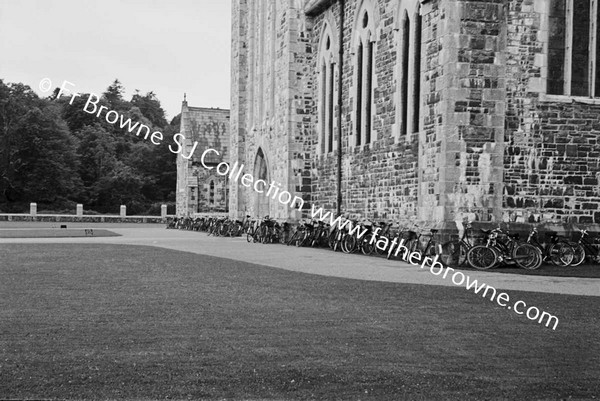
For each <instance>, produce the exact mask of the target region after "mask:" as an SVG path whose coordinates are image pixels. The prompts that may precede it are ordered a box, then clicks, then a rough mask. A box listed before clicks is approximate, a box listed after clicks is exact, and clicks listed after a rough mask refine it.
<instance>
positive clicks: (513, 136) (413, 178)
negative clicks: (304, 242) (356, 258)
mask: <svg viewBox="0 0 600 401" xmlns="http://www.w3.org/2000/svg"><path fill="white" fill-rule="evenodd" d="M599 20H600V6H599V2H598V1H596V0H478V1H474V0H471V1H467V0H356V1H355V0H234V1H233V19H232V25H233V27H232V33H233V36H232V93H231V133H230V135H231V140H230V146H229V159H230V162H231V163H233V162H235V161H237V162H238V163H239V164H240V165H241V164H243V165H244V166H245V170H246V171H245V172H247V173H250V174H252V175H253V176H254V177H256V178H257V179H258V178H260V179H264V180H265V181H276V182H277V183H279V184H280V185H281V188H285V189H286V190H287V191H289V192H290V193H292V194H294V195H296V196H299V197H301V198H302V199H303V200H305V203H304V205H303V210H298V208H293V207H290V206H286V205H282V204H280V203H279V202H277V201H275V200H273V199H271V198H269V197H266V196H264V194H260V193H258V192H256V191H254V190H253V189H252V188H248V187H244V186H243V185H241V184H240V183H239V182H238V183H232V184H231V185H230V191H229V198H228V201H229V210H230V214H231V215H232V217H233V216H235V217H238V218H241V217H243V216H244V215H245V214H249V215H252V216H256V217H262V216H264V215H267V214H268V215H270V216H272V217H275V218H279V219H289V220H297V219H299V218H301V217H302V216H307V215H308V214H309V212H310V208H311V206H312V205H314V206H315V207H323V208H324V209H326V210H331V211H334V212H335V211H341V212H347V213H350V214H352V215H354V216H357V217H364V218H369V219H373V220H384V219H385V220H388V219H391V220H394V221H396V222H403V223H408V222H421V223H424V224H428V225H430V226H432V225H433V224H435V225H437V226H438V227H448V228H455V227H456V226H457V225H460V224H461V222H464V221H465V220H474V221H481V222H493V223H494V224H496V223H497V222H511V223H538V222H555V223H565V224H571V223H572V224H584V225H585V224H592V223H600V182H599V180H600V23H599Z"/></svg>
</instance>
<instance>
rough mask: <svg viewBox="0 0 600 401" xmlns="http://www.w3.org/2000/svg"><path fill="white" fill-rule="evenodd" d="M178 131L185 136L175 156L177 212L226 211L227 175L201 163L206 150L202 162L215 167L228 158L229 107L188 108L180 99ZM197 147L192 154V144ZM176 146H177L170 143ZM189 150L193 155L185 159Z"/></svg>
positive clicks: (188, 213) (187, 214) (181, 214)
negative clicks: (184, 141)
mask: <svg viewBox="0 0 600 401" xmlns="http://www.w3.org/2000/svg"><path fill="white" fill-rule="evenodd" d="M179 132H180V133H181V134H183V135H184V136H185V139H186V144H185V149H184V150H183V151H182V152H181V153H179V154H178V155H177V215H178V216H191V215H194V214H195V213H211V212H227V211H228V199H227V198H228V194H229V183H228V181H227V176H222V175H219V174H217V173H216V172H215V171H216V169H212V170H209V169H206V168H205V167H204V166H202V164H201V163H200V158H201V156H202V153H203V152H204V151H205V150H206V149H210V148H212V149H215V150H217V151H219V153H220V155H217V154H216V153H214V152H209V153H207V155H206V157H205V159H204V163H205V164H206V165H207V166H209V167H214V166H216V165H217V164H219V163H221V162H228V160H229V110H224V109H213V108H203V107H188V105H187V101H185V100H184V101H183V104H182V107H181V126H180V128H179ZM196 142H197V145H196V148H195V150H194V151H193V153H192V149H193V147H194V144H195V143H196ZM173 147H174V148H175V149H176V148H177V145H173ZM190 153H192V157H191V158H188V157H189V155H190Z"/></svg>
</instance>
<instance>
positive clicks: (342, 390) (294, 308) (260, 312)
mask: <svg viewBox="0 0 600 401" xmlns="http://www.w3.org/2000/svg"><path fill="white" fill-rule="evenodd" d="M283 251H285V250H283ZM509 293H510V295H511V299H514V300H517V299H522V300H523V301H525V302H527V304H528V305H530V306H531V305H535V306H537V307H539V308H540V309H545V310H547V311H548V312H550V313H552V314H554V315H556V316H558V317H559V319H560V323H559V325H558V327H557V330H556V331H552V330H551V329H549V328H546V327H545V326H543V325H539V324H537V323H536V322H532V321H529V320H527V319H526V318H524V317H519V316H517V315H516V314H514V313H513V312H511V311H509V310H506V309H503V308H500V307H499V306H497V305H496V304H495V303H492V302H489V301H487V300H484V299H481V297H479V296H476V295H474V294H473V293H471V292H467V291H466V290H465V289H464V288H452V287H437V286H426V285H408V284H395V283H381V282H368V281H358V280H348V279H340V278H333V277H322V276H313V275H307V274H302V273H295V272H290V271H285V270H279V269H274V268H268V267H263V266H257V265H252V264H248V263H243V262H237V261H231V260H226V259H219V258H214V257H207V256H199V255H195V254H190V253H183V252H176V251H170V250H165V249H159V248H151V247H141V246H140V247H138V246H119V245H59V244H44V245H41V244H40V245H32V244H27V245H20V244H19V245H14V244H4V245H0V399H4V398H19V399H22V398H46V399H48V398H60V399H83V398H88V399H165V398H168V399H198V398H210V399H223V398H229V399H231V398H233V399H242V398H243V399H248V398H250V399H256V398H260V399H264V398H276V399H340V400H347V399H374V400H375V399H376V400H398V399H411V400H412V399H423V400H431V399H441V400H442V399H443V400H447V399H519V400H521V399H566V398H570V397H571V398H574V399H591V398H593V397H594V396H596V397H598V396H600V383H599V381H598V378H599V377H600V344H599V341H598V332H599V331H600V330H599V329H600V313H599V310H600V297H578V296H568V295H553V294H543V293H526V292H517V291H512V292H509Z"/></svg>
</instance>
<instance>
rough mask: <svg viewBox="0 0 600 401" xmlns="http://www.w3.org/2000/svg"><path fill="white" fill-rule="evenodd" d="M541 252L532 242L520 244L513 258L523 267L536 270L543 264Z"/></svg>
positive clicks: (514, 250) (515, 249)
mask: <svg viewBox="0 0 600 401" xmlns="http://www.w3.org/2000/svg"><path fill="white" fill-rule="evenodd" d="M541 258H542V255H541V252H540V250H539V249H538V248H536V247H535V246H533V245H531V244H518V245H517V246H516V247H515V248H514V249H513V253H512V259H513V260H514V261H515V263H516V264H517V266H519V267H520V268H522V269H528V270H535V269H537V268H538V267H540V266H541V264H542V262H541Z"/></svg>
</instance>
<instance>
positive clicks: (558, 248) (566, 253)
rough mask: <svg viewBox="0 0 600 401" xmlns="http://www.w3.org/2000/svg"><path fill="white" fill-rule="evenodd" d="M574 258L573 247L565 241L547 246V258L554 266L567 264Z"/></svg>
mask: <svg viewBox="0 0 600 401" xmlns="http://www.w3.org/2000/svg"><path fill="white" fill-rule="evenodd" d="M574 258H575V251H574V250H573V247H572V246H571V245H569V244H568V243H567V242H565V241H558V242H555V243H553V244H551V245H550V246H549V247H548V259H549V260H550V262H552V264H554V265H556V266H569V265H570V264H571V262H573V259H574Z"/></svg>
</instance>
